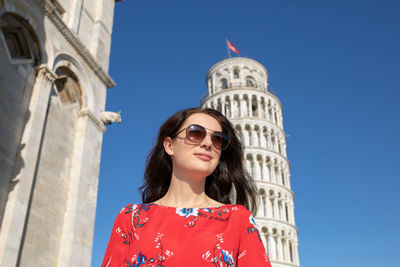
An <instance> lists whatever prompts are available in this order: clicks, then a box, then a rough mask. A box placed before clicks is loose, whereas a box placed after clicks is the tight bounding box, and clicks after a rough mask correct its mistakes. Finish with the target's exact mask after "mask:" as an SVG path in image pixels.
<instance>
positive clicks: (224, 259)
mask: <svg viewBox="0 0 400 267" xmlns="http://www.w3.org/2000/svg"><path fill="white" fill-rule="evenodd" d="M222 235H223V234H222V233H221V234H217V243H215V245H214V247H213V249H212V250H207V251H206V252H205V253H204V254H203V255H202V258H203V259H204V260H206V261H208V262H211V263H213V264H214V266H217V267H222V266H224V267H235V266H236V265H235V260H234V259H233V254H234V252H235V250H234V249H233V250H232V251H231V252H230V253H229V251H227V250H225V249H222V244H223V243H224V242H225V241H224V238H223V237H222Z"/></svg>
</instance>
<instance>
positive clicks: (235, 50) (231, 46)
mask: <svg viewBox="0 0 400 267" xmlns="http://www.w3.org/2000/svg"><path fill="white" fill-rule="evenodd" d="M226 42H227V43H228V48H229V49H230V50H232V51H233V52H235V53H236V54H238V55H239V54H240V53H239V50H238V49H237V48H236V47H235V46H234V45H233V44H232V43H231V42H229V40H226Z"/></svg>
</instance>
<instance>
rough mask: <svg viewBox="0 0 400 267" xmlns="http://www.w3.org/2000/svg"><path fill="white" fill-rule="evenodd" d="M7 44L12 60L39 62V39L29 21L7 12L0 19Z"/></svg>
mask: <svg viewBox="0 0 400 267" xmlns="http://www.w3.org/2000/svg"><path fill="white" fill-rule="evenodd" d="M0 25H1V26H0V27H1V32H2V34H3V36H4V40H5V46H6V47H7V50H8V53H9V55H10V57H11V59H12V60H23V62H24V63H27V61H28V62H34V63H38V62H39V60H40V48H39V41H38V39H37V37H36V35H35V34H34V31H33V29H32V28H31V26H30V25H29V23H28V22H27V21H26V20H24V19H23V18H20V17H18V16H16V15H14V14H9V13H6V14H4V15H3V16H2V17H1V20H0Z"/></svg>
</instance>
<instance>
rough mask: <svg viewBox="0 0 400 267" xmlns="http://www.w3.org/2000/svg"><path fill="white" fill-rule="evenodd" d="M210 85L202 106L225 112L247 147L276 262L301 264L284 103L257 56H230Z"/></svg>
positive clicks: (283, 266)
mask: <svg viewBox="0 0 400 267" xmlns="http://www.w3.org/2000/svg"><path fill="white" fill-rule="evenodd" d="M206 83H207V87H208V94H207V95H206V96H205V98H204V99H203V100H202V101H201V106H202V107H208V108H213V109H216V110H218V111H220V112H221V113H223V114H224V115H225V116H226V117H227V118H228V119H229V120H230V121H231V123H232V124H233V125H234V126H235V129H236V130H237V132H238V134H239V135H240V137H241V139H242V141H243V143H244V145H245V157H246V165H247V170H248V172H249V173H250V175H251V176H252V177H253V178H254V179H255V181H256V184H257V187H258V195H259V209H258V212H257V214H256V219H257V222H258V223H259V229H260V234H261V237H262V240H263V243H264V246H265V248H266V249H267V252H268V255H269V257H270V260H271V263H272V266H273V267H288V266H292V267H293V266H300V264H299V257H298V249H297V246H298V240H297V233H298V230H297V228H296V226H295V220H294V202H293V201H294V194H293V192H292V190H291V188H290V172H289V161H288V159H287V156H286V135H285V132H284V130H283V116H282V105H281V102H280V101H279V99H278V98H277V96H276V95H275V94H274V93H273V92H272V91H271V90H270V89H269V88H268V73H267V70H266V69H265V68H264V66H262V65H261V64H260V63H258V62H257V61H255V60H253V59H249V58H243V57H235V58H228V59H225V60H222V61H220V62H218V63H216V64H215V65H214V66H212V67H211V68H210V69H209V71H208V73H207V76H206Z"/></svg>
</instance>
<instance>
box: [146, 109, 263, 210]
mask: <svg viewBox="0 0 400 267" xmlns="http://www.w3.org/2000/svg"><path fill="white" fill-rule="evenodd" d="M195 113H204V114H207V115H210V116H211V117H213V118H215V119H216V120H217V121H218V122H219V124H220V125H221V128H222V131H223V132H224V133H226V134H227V135H228V138H229V146H228V148H227V149H225V150H223V151H221V157H220V159H219V162H218V165H217V168H216V169H215V171H214V172H213V173H212V174H210V175H209V176H207V178H206V185H205V193H206V194H207V195H208V196H209V197H211V198H212V199H214V200H217V201H218V202H222V203H225V204H233V203H234V204H241V205H243V206H245V207H246V208H248V209H249V210H251V211H252V212H253V213H254V214H255V213H256V211H257V193H256V192H257V191H256V186H255V183H254V180H253V179H252V178H251V177H250V175H249V174H248V172H247V171H246V169H245V167H244V157H243V152H244V147H243V144H242V142H241V141H240V139H239V138H238V136H237V134H236V132H235V130H234V128H233V126H232V124H231V123H230V122H229V121H228V119H227V118H225V116H224V115H222V114H221V113H219V112H218V111H216V110H214V109H209V108H204V109H203V108H189V109H185V110H181V111H178V112H176V113H175V114H174V115H172V116H171V117H170V118H169V119H168V120H167V121H166V122H164V124H163V125H162V126H161V128H160V132H159V133H158V138H157V143H156V145H155V146H154V148H153V149H152V150H151V152H150V153H149V155H148V156H147V159H146V169H145V172H144V183H143V185H142V186H141V187H140V188H139V192H141V194H142V201H143V203H150V202H154V201H156V200H158V199H159V198H161V197H163V196H164V195H165V194H166V193H167V191H168V188H169V185H170V182H171V175H172V161H171V158H170V156H169V155H168V154H167V153H166V152H165V150H164V146H163V142H164V139H165V138H166V137H168V136H169V137H172V136H174V134H176V132H177V131H178V130H179V129H180V127H181V126H182V124H183V123H184V121H185V120H186V119H187V118H188V117H189V116H190V115H192V114H195ZM232 202H233V203H232Z"/></svg>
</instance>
